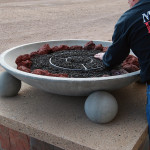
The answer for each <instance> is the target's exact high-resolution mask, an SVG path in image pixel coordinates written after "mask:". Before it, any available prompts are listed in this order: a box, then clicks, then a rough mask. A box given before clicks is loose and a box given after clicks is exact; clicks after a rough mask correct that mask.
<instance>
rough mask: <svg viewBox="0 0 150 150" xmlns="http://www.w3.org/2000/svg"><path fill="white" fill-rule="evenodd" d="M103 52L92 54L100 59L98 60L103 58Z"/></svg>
mask: <svg viewBox="0 0 150 150" xmlns="http://www.w3.org/2000/svg"><path fill="white" fill-rule="evenodd" d="M104 54H105V53H97V54H95V55H94V57H95V58H98V59H100V60H103V56H104Z"/></svg>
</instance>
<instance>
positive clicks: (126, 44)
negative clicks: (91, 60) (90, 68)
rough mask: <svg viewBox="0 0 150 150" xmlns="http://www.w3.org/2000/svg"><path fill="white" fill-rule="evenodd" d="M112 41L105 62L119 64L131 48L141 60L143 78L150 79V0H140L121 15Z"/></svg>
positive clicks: (143, 79)
mask: <svg viewBox="0 0 150 150" xmlns="http://www.w3.org/2000/svg"><path fill="white" fill-rule="evenodd" d="M112 42H113V43H112V45H111V46H110V47H109V48H108V51H107V52H106V53H105V55H104V57H103V62H104V64H105V65H106V66H108V67H113V66H116V65H119V64H120V63H122V62H123V60H124V59H125V58H126V57H127V56H128V54H129V52H130V49H131V50H132V51H133V53H134V54H135V55H136V56H137V57H138V60H139V64H140V69H141V73H140V74H141V80H142V81H143V82H146V81H148V80H150V0H140V1H139V2H138V3H137V4H135V5H134V6H133V7H132V8H131V9H129V10H128V11H126V12H125V13H124V14H123V15H122V16H121V17H120V19H119V20H118V22H117V24H116V26H115V31H114V34H113V37H112Z"/></svg>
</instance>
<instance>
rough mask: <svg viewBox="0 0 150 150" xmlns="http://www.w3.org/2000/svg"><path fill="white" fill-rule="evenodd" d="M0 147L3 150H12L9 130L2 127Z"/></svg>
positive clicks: (0, 127)
mask: <svg viewBox="0 0 150 150" xmlns="http://www.w3.org/2000/svg"><path fill="white" fill-rule="evenodd" d="M0 145H1V149H3V150H10V141H9V129H8V128H6V127H4V126H2V125H0Z"/></svg>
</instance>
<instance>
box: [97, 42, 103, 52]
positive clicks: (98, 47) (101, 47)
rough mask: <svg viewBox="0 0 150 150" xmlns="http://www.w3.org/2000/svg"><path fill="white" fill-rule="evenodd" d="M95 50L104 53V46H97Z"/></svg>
mask: <svg viewBox="0 0 150 150" xmlns="http://www.w3.org/2000/svg"><path fill="white" fill-rule="evenodd" d="M95 50H101V51H103V46H102V44H99V45H96V46H95Z"/></svg>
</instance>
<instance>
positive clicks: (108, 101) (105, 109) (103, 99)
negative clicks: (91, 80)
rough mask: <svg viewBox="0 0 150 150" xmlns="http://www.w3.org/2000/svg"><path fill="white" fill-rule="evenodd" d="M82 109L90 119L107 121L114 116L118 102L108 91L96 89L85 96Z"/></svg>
mask: <svg viewBox="0 0 150 150" xmlns="http://www.w3.org/2000/svg"><path fill="white" fill-rule="evenodd" d="M84 109H85V113H86V115H87V117H88V118H89V119H90V120H91V121H93V122H95V123H108V122H110V121H112V120H113V119H114V118H115V116H116V114H117V112H118V104H117V101H116V99H115V97H114V96H112V95H111V94H109V93H108V92H104V91H97V92H94V93H92V94H91V95H89V96H88V97H87V99H86V101H85V105H84Z"/></svg>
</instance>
